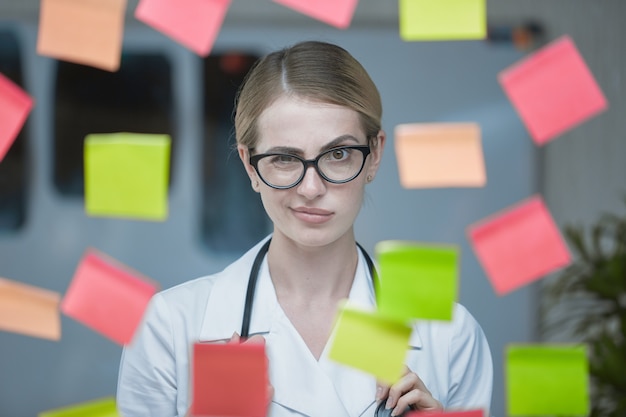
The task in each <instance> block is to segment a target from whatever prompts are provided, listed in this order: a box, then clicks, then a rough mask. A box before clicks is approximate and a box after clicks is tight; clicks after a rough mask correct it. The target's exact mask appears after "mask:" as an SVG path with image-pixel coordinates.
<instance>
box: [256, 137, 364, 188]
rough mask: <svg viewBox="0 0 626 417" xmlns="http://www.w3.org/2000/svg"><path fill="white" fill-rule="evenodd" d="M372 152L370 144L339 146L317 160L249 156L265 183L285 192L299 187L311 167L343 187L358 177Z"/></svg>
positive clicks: (278, 156)
mask: <svg viewBox="0 0 626 417" xmlns="http://www.w3.org/2000/svg"><path fill="white" fill-rule="evenodd" d="M370 152H371V150H370V147H369V146H367V145H358V146H357V145H355V146H339V147H337V148H332V149H329V150H327V151H324V152H322V153H321V154H319V155H317V157H315V159H304V158H301V157H299V156H296V155H291V154H285V153H262V154H258V155H253V156H251V157H250V165H252V166H253V167H254V169H255V170H256V172H257V174H259V177H260V178H261V181H263V182H264V183H265V184H267V185H268V186H270V187H272V188H276V189H279V190H284V189H287V188H292V187H295V186H296V185H298V184H300V182H301V181H302V179H303V178H304V176H305V174H306V170H307V169H308V168H309V167H311V166H312V167H314V168H315V171H317V173H318V174H319V176H320V177H322V178H323V179H324V180H326V181H328V182H330V183H333V184H343V183H346V182H349V181H352V180H353V179H355V178H356V177H358V176H359V174H360V173H361V171H362V170H363V166H365V159H366V158H367V155H369V154H370Z"/></svg>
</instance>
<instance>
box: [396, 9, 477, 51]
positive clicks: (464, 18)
mask: <svg viewBox="0 0 626 417" xmlns="http://www.w3.org/2000/svg"><path fill="white" fill-rule="evenodd" d="M399 2H400V3H399V18H400V37H401V38H402V39H403V40H405V41H447V40H467V39H485V38H486V36H487V5H486V0H399Z"/></svg>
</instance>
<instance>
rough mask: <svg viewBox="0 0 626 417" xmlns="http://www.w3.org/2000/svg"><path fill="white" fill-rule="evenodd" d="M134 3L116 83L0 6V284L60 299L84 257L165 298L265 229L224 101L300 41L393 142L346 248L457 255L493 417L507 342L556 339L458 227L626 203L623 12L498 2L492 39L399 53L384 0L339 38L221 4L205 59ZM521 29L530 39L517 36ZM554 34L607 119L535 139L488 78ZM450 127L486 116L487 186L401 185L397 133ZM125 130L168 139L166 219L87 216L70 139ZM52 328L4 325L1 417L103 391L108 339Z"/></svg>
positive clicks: (23, 6) (582, 220) (18, 1)
mask: <svg viewBox="0 0 626 417" xmlns="http://www.w3.org/2000/svg"><path fill="white" fill-rule="evenodd" d="M136 4H137V3H136V2H135V1H129V3H128V13H127V22H126V26H125V31H124V43H123V53H122V61H121V67H120V69H119V71H117V72H115V73H110V72H106V71H102V70H98V69H94V68H91V67H87V66H82V65H78V64H73V63H69V62H63V61H58V60H55V59H51V58H48V57H44V56H40V55H38V54H37V53H36V42H37V25H38V18H39V1H36V0H0V72H2V73H3V74H5V75H7V76H8V77H9V78H11V79H12V80H13V81H15V82H16V83H18V84H19V85H20V86H21V87H22V88H23V89H24V90H26V91H27V92H28V93H29V94H30V95H31V96H32V97H33V98H34V99H35V107H34V108H33V111H32V112H31V114H30V116H29V118H28V121H27V123H26V125H25V126H24V128H23V129H22V131H21V133H20V134H19V136H18V138H17V139H16V141H15V143H14V145H13V146H12V148H11V149H10V151H9V153H8V154H7V156H6V157H5V158H4V160H3V161H2V163H1V164H0V276H2V277H5V278H8V279H12V280H16V281H20V282H24V283H27V284H31V285H35V286H39V287H43V288H46V289H50V290H53V291H57V292H60V293H64V292H65V291H66V289H67V287H68V285H69V283H70V281H71V279H72V276H73V273H74V271H75V268H76V265H77V263H78V262H79V260H80V258H81V257H82V255H83V253H84V251H85V249H86V248H88V247H95V248H97V249H99V250H101V251H103V252H105V253H107V254H109V255H111V256H112V257H114V258H116V259H118V260H120V261H121V262H123V263H125V264H127V265H129V266H131V267H132V268H134V269H136V270H138V271H140V272H141V273H143V274H144V275H147V276H149V277H151V278H153V279H154V280H156V281H158V282H159V283H160V285H161V287H162V288H168V287H171V286H173V285H176V284H178V283H181V282H183V281H185V280H188V279H192V278H195V277H198V276H202V275H206V274H210V273H213V272H216V271H218V270H220V269H222V268H223V267H224V266H225V265H227V264H228V263H230V262H231V261H233V260H234V259H236V258H237V257H238V256H239V255H240V254H242V253H243V252H244V251H245V250H246V249H248V248H249V247H250V246H251V245H252V244H253V243H255V242H256V241H257V240H259V239H260V238H261V237H263V236H265V235H266V234H267V233H268V232H269V231H270V224H269V222H268V220H267V218H266V217H265V214H264V212H263V209H262V206H261V204H260V201H259V199H258V195H257V194H255V193H253V192H252V191H251V190H250V187H249V181H248V179H247V177H246V175H245V172H244V170H243V168H242V167H241V166H240V162H239V159H238V156H237V155H236V153H235V152H234V151H233V144H234V138H233V136H232V133H233V132H232V128H233V127H232V120H231V114H232V104H233V99H234V94H235V91H236V89H237V87H238V85H239V83H240V82H241V80H242V77H243V76H244V74H245V73H246V71H247V70H248V68H249V67H250V65H251V64H252V63H253V62H254V60H255V59H256V58H257V57H259V56H261V55H263V54H265V53H267V52H269V51H271V50H274V49H277V48H280V47H283V46H286V45H288V44H292V43H294V42H296V41H299V40H305V39H318V40H325V41H330V42H334V43H338V44H339V45H341V46H343V47H345V48H346V49H348V50H349V51H350V52H351V53H352V54H353V55H354V56H355V57H356V58H357V59H359V60H360V61H361V63H362V64H363V65H364V66H365V68H366V69H367V70H368V71H369V73H370V75H371V76H372V78H373V79H374V81H375V82H376V84H377V85H378V87H379V89H380V92H381V95H382V98H383V105H384V115H383V127H384V129H385V130H386V131H387V133H388V136H389V142H388V147H387V152H386V153H385V156H384V161H383V166H382V169H381V172H380V174H379V175H378V176H377V178H376V180H375V181H374V182H373V183H372V184H371V185H370V186H369V187H368V195H367V197H366V202H365V205H364V207H363V210H362V212H361V214H360V216H359V218H358V221H357V229H356V233H357V239H358V240H359V241H360V242H361V243H362V244H363V246H365V247H366V249H368V250H369V251H370V252H372V251H373V248H374V245H375V244H376V243H377V242H378V241H381V240H387V239H407V240H417V241H423V242H433V243H452V244H456V245H458V246H459V247H460V248H461V253H462V257H461V275H460V279H461V281H460V302H461V303H462V304H464V305H465V306H467V308H468V309H469V310H470V312H471V313H472V314H473V315H474V316H475V317H476V318H477V320H478V321H479V322H480V324H481V325H482V327H483V329H484V331H485V333H486V335H487V338H488V340H489V342H490V346H491V349H492V353H493V358H494V364H495V380H494V382H495V384H494V393H493V407H492V414H493V415H494V416H504V415H506V412H505V391H504V375H503V352H504V349H505V348H506V346H507V345H508V344H510V343H525V342H535V341H542V340H546V338H549V337H550V335H546V334H544V333H542V332H540V331H539V329H540V328H541V314H540V309H539V306H540V302H541V299H542V296H543V290H542V285H541V284H540V283H535V284H532V285H530V286H527V287H525V288H523V289H520V290H517V291H514V292H512V293H510V294H508V295H506V296H502V297H499V296H497V295H496V294H495V292H494V291H493V289H492V287H491V285H490V284H489V281H488V279H487V278H486V276H485V273H484V271H483V270H482V268H481V267H480V265H479V263H478V261H477V259H476V257H475V255H474V253H473V252H472V250H471V247H470V246H469V244H468V240H467V237H466V233H465V228H466V226H467V225H469V224H470V223H472V222H475V221H478V220H480V219H482V218H483V217H485V216H487V215H489V214H492V213H493V212H495V211H498V210H502V209H504V208H506V207H507V206H509V205H512V204H514V203H516V202H518V201H519V200H521V199H524V198H526V197H529V196H531V195H533V194H536V193H541V195H542V196H543V197H544V199H545V201H546V204H547V205H548V207H549V209H550V211H551V213H552V215H553V216H554V218H555V220H556V222H557V223H558V225H560V226H565V225H570V224H575V225H588V224H591V223H593V222H594V221H595V220H596V219H597V218H598V216H599V215H600V214H602V213H604V212H620V213H621V212H623V211H624V205H623V203H622V201H623V198H624V196H625V195H626V163H624V160H625V158H626V117H624V116H625V115H626V53H625V51H626V43H625V40H626V25H624V23H623V22H624V19H625V18H626V2H624V1H623V0H603V1H589V0H524V1H520V0H491V1H489V2H488V6H487V7H488V8H487V14H488V26H489V29H490V30H489V32H490V35H489V39H487V40H481V41H448V42H441V41H439V42H405V41H402V40H401V39H400V37H399V33H398V4H397V2H396V1H394V0H361V1H360V2H359V4H358V6H357V9H356V13H355V15H354V18H353V20H352V24H351V25H350V27H349V28H348V29H345V30H340V29H336V28H333V27H331V26H328V25H326V24H324V23H322V22H319V21H315V20H313V19H311V18H309V17H307V16H304V15H301V14H299V13H297V12H295V11H293V10H290V9H288V8H286V7H283V6H280V5H278V4H276V3H273V2H272V1H270V0H233V1H232V4H231V6H230V9H229V11H228V14H227V16H226V19H225V21H224V24H223V26H222V30H221V32H220V34H219V36H218V38H217V40H216V43H215V45H214V47H213V49H212V52H211V54H210V55H209V56H208V57H206V58H202V57H199V56H197V55H195V54H194V53H192V52H190V51H189V50H187V49H185V48H184V47H182V46H181V45H179V44H177V43H175V42H174V41H172V40H171V39H169V38H167V37H166V36H164V35H162V34H161V33H159V32H157V31H155V30H154V29H152V28H150V27H148V26H146V25H145V24H143V23H141V22H139V21H137V20H136V19H134V17H133V11H134V9H135V7H136ZM520 28H522V29H523V28H533V30H532V31H527V32H526V34H527V35H528V36H526V37H521V38H520V37H519V36H514V35H513V34H514V33H518V32H516V30H519V29H520ZM537 29H539V30H537ZM562 35H569V36H570V37H572V39H573V41H574V42H575V43H576V45H577V47H578V49H579V51H580V53H581V55H582V56H583V57H584V59H585V61H586V62H587V64H588V66H589V68H590V69H591V71H592V72H593V74H594V76H595V78H596V80H597V82H598V83H599V85H600V87H601V89H602V90H603V92H604V94H605V95H606V98H607V100H608V102H609V106H610V107H609V109H608V111H605V112H604V113H601V114H600V115H598V116H597V117H595V118H593V119H591V120H589V121H587V122H585V123H583V124H582V125H580V126H578V127H576V128H575V129H573V130H571V131H568V132H567V133H565V134H563V135H562V136H560V137H559V138H558V139H556V140H554V141H552V142H549V143H548V144H546V145H545V146H543V147H537V146H535V145H534V144H533V142H532V140H531V139H530V137H529V135H528V133H527V131H526V129H525V127H524V126H523V125H522V122H521V121H520V119H519V117H518V115H517V113H516V112H515V110H514V109H513V107H512V106H511V104H510V102H509V101H508V100H507V98H506V97H505V95H504V93H503V91H502V89H501V87H500V85H499V84H498V82H497V74H498V73H499V72H500V71H502V70H503V69H505V68H507V67H508V66H510V65H512V64H514V63H515V62H516V61H518V60H520V59H521V58H523V57H524V56H526V55H527V54H529V53H531V52H532V51H533V50H535V49H537V48H539V47H541V46H543V45H544V44H545V43H547V42H549V41H552V40H554V39H556V38H558V37H560V36H562ZM455 121H472V122H477V123H479V124H480V126H481V129H482V140H483V149H484V155H485V163H486V169H487V178H488V180H487V185H486V186H485V187H483V188H447V189H430V190H424V189H422V190H416V189H413V190H409V189H403V188H402V187H401V186H400V183H399V179H398V170H397V164H396V160H395V155H394V150H393V129H394V127H395V126H396V125H397V124H400V123H412V122H455ZM119 131H128V132H140V133H168V134H170V135H171V136H172V155H171V173H170V182H169V216H168V218H167V220H166V221H164V222H149V221H134V220H119V219H107V218H92V217H87V216H86V214H85V212H84V200H83V197H84V191H83V186H84V182H83V158H82V155H83V139H84V137H85V135H86V134H88V133H98V132H102V133H105V132H119ZM62 320H63V321H62V329H63V330H62V332H63V334H62V339H61V340H60V341H59V342H52V341H47V340H43V339H36V338H31V337H27V336H23V335H18V334H12V333H6V332H0V416H1V417H33V416H36V415H37V413H38V412H41V411H43V410H47V409H51V408H56V407H61V406H64V405H69V404H73V403H78V402H82V401H88V400H91V399H96V398H100V397H104V396H109V395H114V394H115V389H116V382H117V373H118V365H119V359H120V354H121V346H119V345H117V344H115V343H113V342H111V341H110V340H108V339H106V338H104V337H103V336H101V335H99V334H97V333H95V332H93V331H91V330H89V329H88V328H86V327H85V326H83V325H82V324H80V323H78V322H76V321H74V320H72V319H70V318H68V317H65V316H62Z"/></svg>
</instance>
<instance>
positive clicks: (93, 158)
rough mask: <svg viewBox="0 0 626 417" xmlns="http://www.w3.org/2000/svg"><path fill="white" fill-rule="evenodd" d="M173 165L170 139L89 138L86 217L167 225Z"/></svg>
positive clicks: (146, 136) (143, 136)
mask: <svg viewBox="0 0 626 417" xmlns="http://www.w3.org/2000/svg"><path fill="white" fill-rule="evenodd" d="M169 163H170V137H169V136H168V135H152V134H136V133H135V134H133V133H115V134H92V135H88V136H87V137H86V138H85V210H86V212H87V214H89V215H91V216H104V217H125V218H134V219H141V220H155V221H160V220H164V219H165V218H166V217H167V192H168V190H167V189H168V178H169Z"/></svg>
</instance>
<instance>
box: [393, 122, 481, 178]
mask: <svg viewBox="0 0 626 417" xmlns="http://www.w3.org/2000/svg"><path fill="white" fill-rule="evenodd" d="M394 133H395V150H396V158H397V160H398V170H399V174H400V183H401V184H402V186H403V187H404V188H433V187H482V186H484V185H485V183H486V182H487V176H486V173H485V161H484V157H483V149H482V144H481V135H480V126H479V125H478V124H476V123H411V124H401V125H398V126H396V128H395V132H394Z"/></svg>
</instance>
